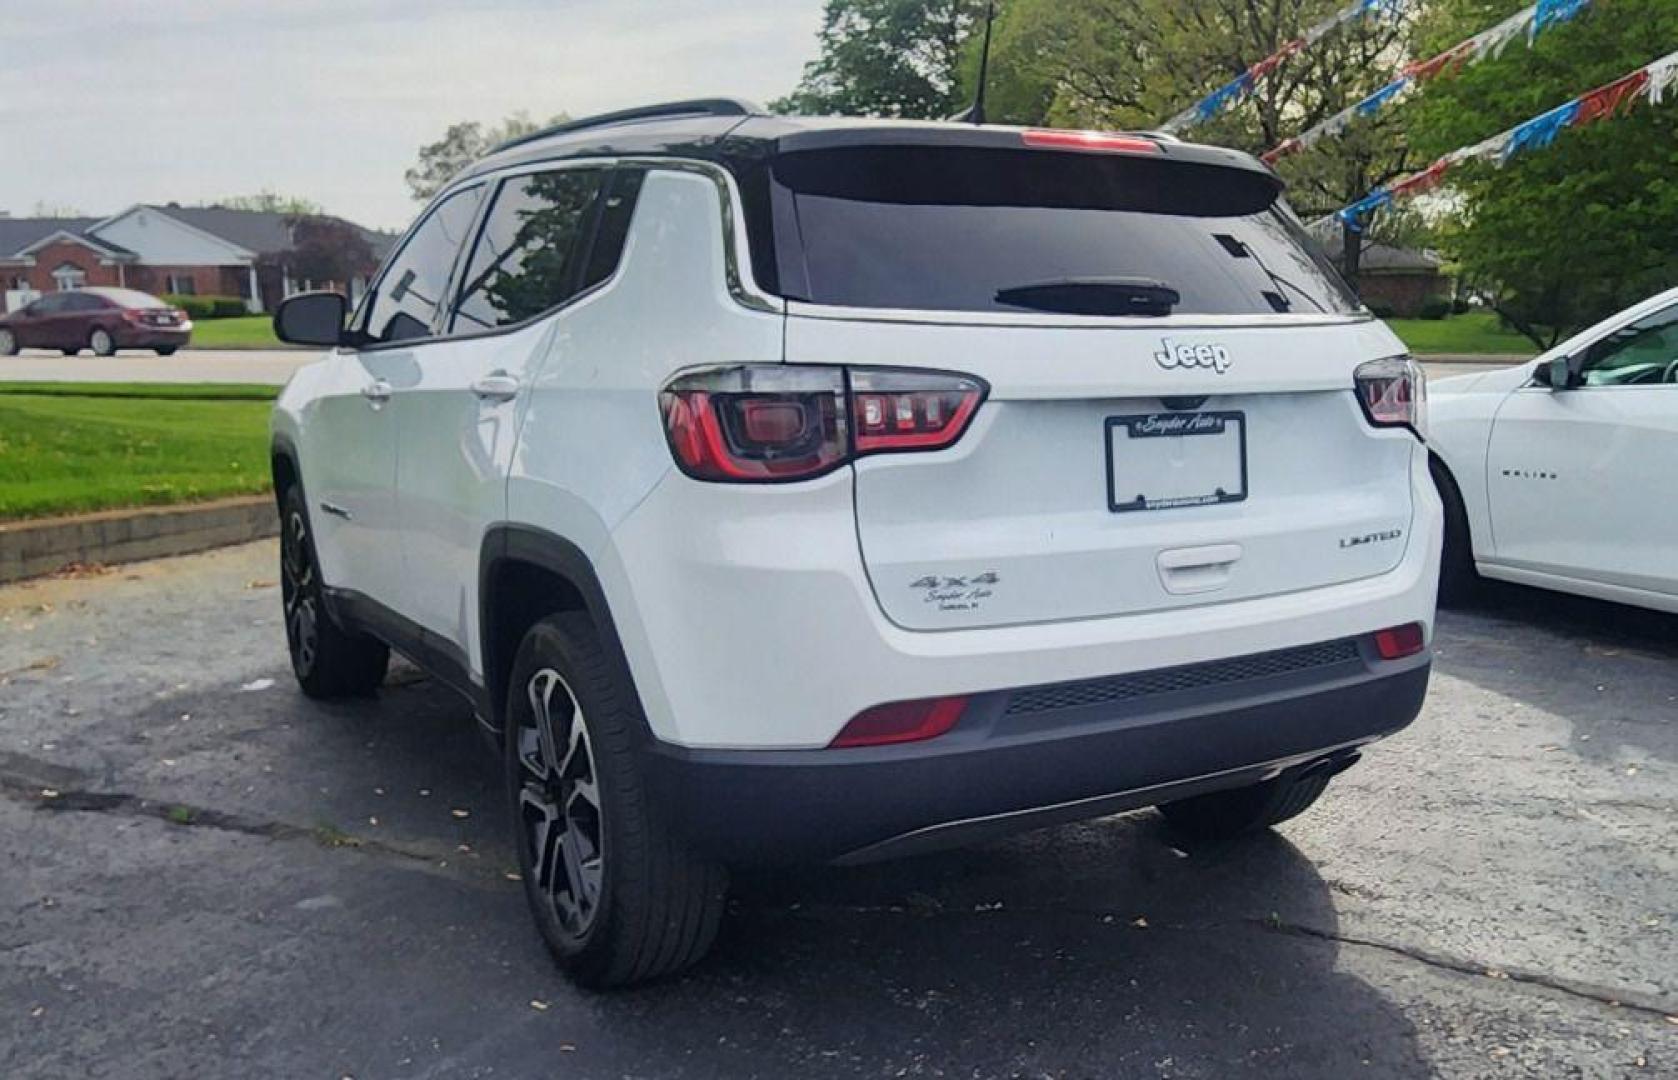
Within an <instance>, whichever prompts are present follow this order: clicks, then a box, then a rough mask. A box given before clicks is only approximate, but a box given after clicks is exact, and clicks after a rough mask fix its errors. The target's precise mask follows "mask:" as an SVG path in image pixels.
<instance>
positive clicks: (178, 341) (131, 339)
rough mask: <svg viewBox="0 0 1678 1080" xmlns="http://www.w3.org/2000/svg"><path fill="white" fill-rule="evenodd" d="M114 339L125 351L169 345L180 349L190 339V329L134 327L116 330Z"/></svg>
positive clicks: (166, 346)
mask: <svg viewBox="0 0 1678 1080" xmlns="http://www.w3.org/2000/svg"><path fill="white" fill-rule="evenodd" d="M115 337H116V342H117V345H119V346H120V347H122V348H125V349H154V348H156V347H157V346H159V345H161V346H163V347H164V348H168V347H169V346H171V345H173V346H175V347H176V348H180V347H181V346H183V345H185V344H186V343H187V341H188V340H190V339H191V337H192V328H191V327H190V326H188V327H185V328H176V327H162V326H158V327H150V326H148V327H134V328H132V329H125V330H118V331H117V332H116V334H115Z"/></svg>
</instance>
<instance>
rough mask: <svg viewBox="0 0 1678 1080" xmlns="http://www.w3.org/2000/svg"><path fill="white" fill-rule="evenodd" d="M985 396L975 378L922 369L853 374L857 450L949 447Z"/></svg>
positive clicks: (864, 452) (852, 390) (862, 371)
mask: <svg viewBox="0 0 1678 1080" xmlns="http://www.w3.org/2000/svg"><path fill="white" fill-rule="evenodd" d="M984 397H985V391H984V386H983V384H981V383H980V382H979V381H978V380H977V379H969V378H965V377H963V376H959V375H942V374H931V373H925V372H918V371H870V370H867V369H859V370H855V371H852V372H851V417H852V421H853V422H854V424H855V428H856V451H857V453H858V454H872V453H878V452H880V451H885V450H936V449H939V448H941V447H945V446H949V445H950V444H951V443H953V442H955V441H956V440H957V439H959V438H960V437H961V433H962V432H963V431H966V430H967V423H968V421H969V420H972V419H973V414H974V413H975V412H976V411H978V408H979V402H981V401H983V400H984Z"/></svg>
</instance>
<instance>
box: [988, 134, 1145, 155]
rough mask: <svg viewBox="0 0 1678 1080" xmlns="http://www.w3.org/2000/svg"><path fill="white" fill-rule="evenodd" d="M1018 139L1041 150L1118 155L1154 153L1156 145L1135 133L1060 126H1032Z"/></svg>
mask: <svg viewBox="0 0 1678 1080" xmlns="http://www.w3.org/2000/svg"><path fill="white" fill-rule="evenodd" d="M1020 141H1021V142H1022V143H1024V144H1025V145H1027V146H1030V147H1035V148H1037V149H1042V150H1100V151H1104V152H1106V153H1119V154H1157V153H1159V144H1158V143H1156V142H1154V141H1153V140H1152V139H1146V138H1141V137H1138V136H1136V135H1112V134H1108V133H1107V132H1104V131H1069V130H1066V129H1064V128H1033V129H1032V130H1030V131H1022V132H1020Z"/></svg>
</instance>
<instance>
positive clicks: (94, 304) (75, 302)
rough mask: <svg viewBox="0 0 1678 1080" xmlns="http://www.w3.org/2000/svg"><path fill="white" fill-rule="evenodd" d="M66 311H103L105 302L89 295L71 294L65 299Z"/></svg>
mask: <svg viewBox="0 0 1678 1080" xmlns="http://www.w3.org/2000/svg"><path fill="white" fill-rule="evenodd" d="M64 310H65V311H103V310H105V301H103V300H101V299H99V298H98V297H97V296H89V295H88V294H87V293H71V294H70V295H68V296H66V297H65V298H64Z"/></svg>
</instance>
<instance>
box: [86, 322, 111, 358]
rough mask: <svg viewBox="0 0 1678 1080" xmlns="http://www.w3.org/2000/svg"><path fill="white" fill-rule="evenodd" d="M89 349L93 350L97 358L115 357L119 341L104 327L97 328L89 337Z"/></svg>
mask: <svg viewBox="0 0 1678 1080" xmlns="http://www.w3.org/2000/svg"><path fill="white" fill-rule="evenodd" d="M87 347H88V348H90V349H92V350H93V355H95V356H115V355H116V354H117V339H116V338H114V337H112V336H111V332H110V331H109V330H107V329H105V328H104V327H102V326H100V327H95V328H94V331H93V333H91V334H89V335H88V336H87Z"/></svg>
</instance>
